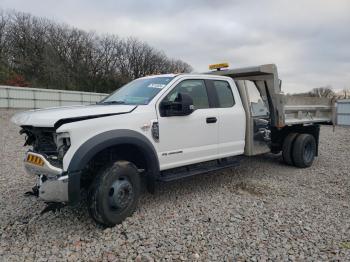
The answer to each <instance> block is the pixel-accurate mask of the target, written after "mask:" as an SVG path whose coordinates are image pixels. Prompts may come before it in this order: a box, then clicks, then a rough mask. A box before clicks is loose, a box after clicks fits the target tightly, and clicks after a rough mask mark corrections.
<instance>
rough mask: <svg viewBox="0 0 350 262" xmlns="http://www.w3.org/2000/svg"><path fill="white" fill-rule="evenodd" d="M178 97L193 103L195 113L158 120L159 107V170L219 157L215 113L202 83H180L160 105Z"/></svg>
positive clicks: (196, 81)
mask: <svg viewBox="0 0 350 262" xmlns="http://www.w3.org/2000/svg"><path fill="white" fill-rule="evenodd" d="M179 93H181V94H187V95H188V96H190V97H191V98H192V99H193V106H194V111H193V112H192V113H191V114H190V115H187V116H161V114H160V111H159V104H158V106H157V111H158V124H159V142H158V159H159V164H160V169H161V170H165V169H169V168H174V167H178V166H184V165H189V164H193V163H198V162H203V161H208V160H212V159H215V158H216V157H217V155H218V119H219V117H218V114H217V113H218V110H217V109H215V108H210V104H211V103H210V100H209V97H208V92H207V87H206V85H205V81H204V80H203V79H186V80H182V81H181V82H180V83H178V84H177V85H176V86H175V87H173V88H172V89H171V90H170V92H168V93H167V94H166V95H165V96H164V97H163V98H162V99H161V100H160V101H167V102H172V101H175V99H176V97H178V94H179Z"/></svg>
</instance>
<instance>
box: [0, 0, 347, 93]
mask: <svg viewBox="0 0 350 262" xmlns="http://www.w3.org/2000/svg"><path fill="white" fill-rule="evenodd" d="M0 7H1V8H2V9H5V10H7V9H15V10H17V11H23V12H28V13H31V14H33V15H36V16H42V17H46V18H50V19H54V20H55V21H57V22H62V23H66V24H69V25H72V26H74V27H77V28H81V29H85V30H92V31H96V32H97V33H101V34H103V33H110V34H118V35H119V36H122V37H127V36H134V37H138V38H139V39H141V40H144V41H146V42H148V43H149V44H150V45H152V46H155V47H157V48H159V49H161V50H163V51H164V52H165V53H166V54H167V55H168V56H170V57H174V58H179V59H182V60H184V61H186V62H188V63H189V64H191V65H192V66H193V68H194V69H195V71H197V72H201V71H207V70H208V65H209V64H210V63H215V62H225V61H227V62H229V63H230V66H231V67H232V68H237V67H242V66H252V65H258V64H266V63H275V64H277V66H278V68H279V73H280V78H281V79H282V80H283V90H284V91H285V92H291V93H294V92H300V91H306V90H308V89H311V88H314V87H320V86H327V85H331V86H332V87H333V88H335V89H343V88H350V0H294V1H290V0H289V1H286V0H265V1H262V0H258V1H252V0H239V1H238V0H231V1H229V0H220V1H216V0H201V1H199V0H198V1H196V0H191V1H189V0H188V1H182V0H149V1H144V0H137V1H136V0H135V1H131V0H127V1H126V0H124V1H121V0H100V1H94V0H60V1H53V0H31V1H28V0H0Z"/></svg>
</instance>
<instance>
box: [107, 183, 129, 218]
mask: <svg viewBox="0 0 350 262" xmlns="http://www.w3.org/2000/svg"><path fill="white" fill-rule="evenodd" d="M108 198H109V199H108V200H109V206H110V207H111V209H113V210H118V211H119V210H121V209H125V208H126V207H128V206H129V205H130V204H131V202H132V200H133V198H134V191H133V188H132V184H131V183H130V181H129V180H128V179H127V178H125V177H120V178H118V180H116V181H115V182H114V183H113V184H112V186H111V187H110V189H109V194H108Z"/></svg>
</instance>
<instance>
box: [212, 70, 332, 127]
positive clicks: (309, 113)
mask: <svg viewBox="0 0 350 262" xmlns="http://www.w3.org/2000/svg"><path fill="white" fill-rule="evenodd" d="M210 74H217V75H224V76H229V77H232V78H233V79H234V80H236V83H237V84H238V89H239V91H240V94H241V96H242V100H243V103H248V102H249V94H248V93H247V92H245V90H243V89H245V87H244V84H242V82H241V83H240V81H244V80H248V81H249V80H250V81H254V82H255V83H256V85H257V87H258V89H259V91H260V93H261V94H262V97H264V98H265V99H266V100H269V101H267V102H268V103H269V104H270V114H271V119H272V123H271V124H272V125H273V126H276V127H283V126H285V125H294V124H308V123H332V121H333V112H334V102H333V101H332V100H331V99H328V98H319V97H304V96H290V95H284V94H283V92H282V91H281V81H280V80H279V78H278V72H277V67H276V65H274V64H267V65H261V66H256V67H246V68H238V69H228V70H221V71H213V72H210ZM245 96H247V97H245ZM248 107H249V105H248V104H246V105H245V108H248ZM248 116H249V115H248Z"/></svg>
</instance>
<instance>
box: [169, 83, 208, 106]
mask: <svg viewBox="0 0 350 262" xmlns="http://www.w3.org/2000/svg"><path fill="white" fill-rule="evenodd" d="M178 93H182V94H187V95H189V96H190V97H191V98H192V99H193V105H194V108H195V109H201V108H209V100H208V94H207V89H206V87H205V84H204V81H203V80H197V79H193V80H184V81H182V82H181V83H179V84H178V85H177V86H176V87H175V88H174V89H173V90H172V91H171V92H170V93H169V94H168V95H167V96H166V97H165V99H164V100H165V101H171V102H174V101H175V99H176V97H177V95H178Z"/></svg>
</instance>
